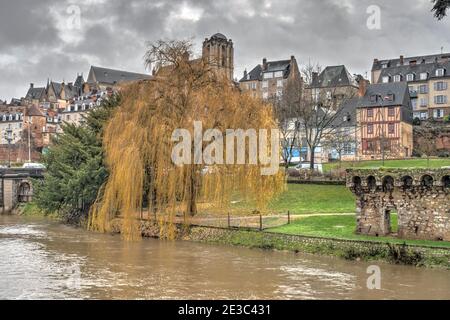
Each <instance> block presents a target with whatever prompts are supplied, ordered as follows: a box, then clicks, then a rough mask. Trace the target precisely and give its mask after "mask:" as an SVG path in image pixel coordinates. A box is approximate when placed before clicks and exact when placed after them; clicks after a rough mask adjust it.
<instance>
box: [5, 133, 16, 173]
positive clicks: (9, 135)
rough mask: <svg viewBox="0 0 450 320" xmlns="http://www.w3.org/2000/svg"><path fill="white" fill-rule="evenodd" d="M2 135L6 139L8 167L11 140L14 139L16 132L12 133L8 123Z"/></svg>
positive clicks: (9, 163)
mask: <svg viewBox="0 0 450 320" xmlns="http://www.w3.org/2000/svg"><path fill="white" fill-rule="evenodd" d="M4 137H5V139H6V141H8V168H11V141H13V140H15V139H16V134H15V133H13V130H12V129H11V125H9V126H8V128H7V129H6V130H5V135H4Z"/></svg>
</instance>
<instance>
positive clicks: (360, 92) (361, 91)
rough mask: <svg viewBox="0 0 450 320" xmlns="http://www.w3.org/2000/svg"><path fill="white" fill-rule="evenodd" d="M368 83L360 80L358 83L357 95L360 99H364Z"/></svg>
mask: <svg viewBox="0 0 450 320" xmlns="http://www.w3.org/2000/svg"><path fill="white" fill-rule="evenodd" d="M368 83H369V81H368V80H366V79H361V81H360V82H359V90H358V95H359V96H360V97H364V96H365V95H366V91H367V85H368Z"/></svg>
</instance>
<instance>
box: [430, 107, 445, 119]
mask: <svg viewBox="0 0 450 320" xmlns="http://www.w3.org/2000/svg"><path fill="white" fill-rule="evenodd" d="M433 117H434V118H436V119H441V118H443V117H444V110H442V109H434V110H433Z"/></svg>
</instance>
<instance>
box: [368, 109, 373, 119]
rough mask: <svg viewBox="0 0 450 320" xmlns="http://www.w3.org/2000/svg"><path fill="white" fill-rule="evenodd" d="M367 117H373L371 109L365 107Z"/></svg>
mask: <svg viewBox="0 0 450 320" xmlns="http://www.w3.org/2000/svg"><path fill="white" fill-rule="evenodd" d="M367 117H369V118H372V117H373V109H367Z"/></svg>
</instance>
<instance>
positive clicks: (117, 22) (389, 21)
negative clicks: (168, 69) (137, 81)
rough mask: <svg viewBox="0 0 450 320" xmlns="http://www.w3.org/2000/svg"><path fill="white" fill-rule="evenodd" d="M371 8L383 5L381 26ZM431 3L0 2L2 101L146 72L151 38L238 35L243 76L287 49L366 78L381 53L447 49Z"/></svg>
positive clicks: (197, 39) (449, 41) (444, 24)
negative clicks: (94, 73) (120, 73)
mask: <svg viewBox="0 0 450 320" xmlns="http://www.w3.org/2000/svg"><path fill="white" fill-rule="evenodd" d="M370 6H377V7H378V8H380V22H381V25H380V26H379V28H374V26H375V27H376V26H377V25H376V24H374V22H376V21H377V20H376V19H375V20H374V19H372V18H373V17H375V18H376V15H375V16H374V15H373V14H372V13H374V12H376V8H377V7H375V11H373V8H374V7H370ZM369 7H370V8H369ZM368 8H369V9H370V10H369V12H370V13H367V10H368ZM431 8H432V3H431V0H396V1H392V0H368V1H366V0H362V1H361V0H276V1H275V0H163V1H157V0H77V1H75V0H63V1H61V0H0V99H2V100H4V99H5V98H7V99H8V100H9V99H10V98H11V97H22V96H24V95H25V94H26V91H27V89H28V87H29V84H30V83H31V82H33V83H35V85H36V86H44V85H45V84H46V82H47V78H50V79H53V80H54V81H59V82H61V81H63V80H65V81H66V82H73V81H74V80H75V78H76V75H77V72H79V73H81V72H83V73H84V75H85V77H86V76H87V73H88V71H89V67H90V65H97V66H103V67H110V68H117V69H124V70H129V71H135V72H146V70H145V68H144V64H143V55H144V53H145V49H146V41H155V40H158V39H192V40H193V41H194V43H195V46H196V47H195V49H196V51H197V53H200V47H201V43H202V41H203V40H204V39H205V38H206V37H209V36H211V35H212V34H214V33H216V32H221V33H223V34H225V35H226V36H227V37H229V38H231V39H233V41H234V44H235V77H237V78H241V76H242V72H243V71H244V69H245V68H247V69H251V68H253V67H254V66H255V65H256V64H258V63H261V60H262V58H263V57H267V58H268V59H269V60H276V59H289V57H290V56H291V55H295V56H296V58H297V60H298V62H299V63H300V64H305V63H307V62H308V61H309V60H310V61H312V62H317V63H320V64H321V65H322V66H326V65H337V64H345V65H346V66H347V67H348V69H349V71H350V72H351V73H361V74H363V75H365V73H366V72H368V73H369V75H370V72H369V71H370V68H371V64H372V62H373V59H374V58H375V57H377V58H394V57H398V56H399V55H400V54H403V55H405V56H409V55H422V54H433V53H439V52H440V51H441V47H443V48H444V51H448V52H450V32H449V31H450V18H447V19H444V20H443V21H437V20H436V19H434V17H433V15H432V13H431V12H430V10H431ZM78 13H79V15H78ZM368 20H369V22H370V23H369V25H370V28H368V26H367V21H368Z"/></svg>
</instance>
